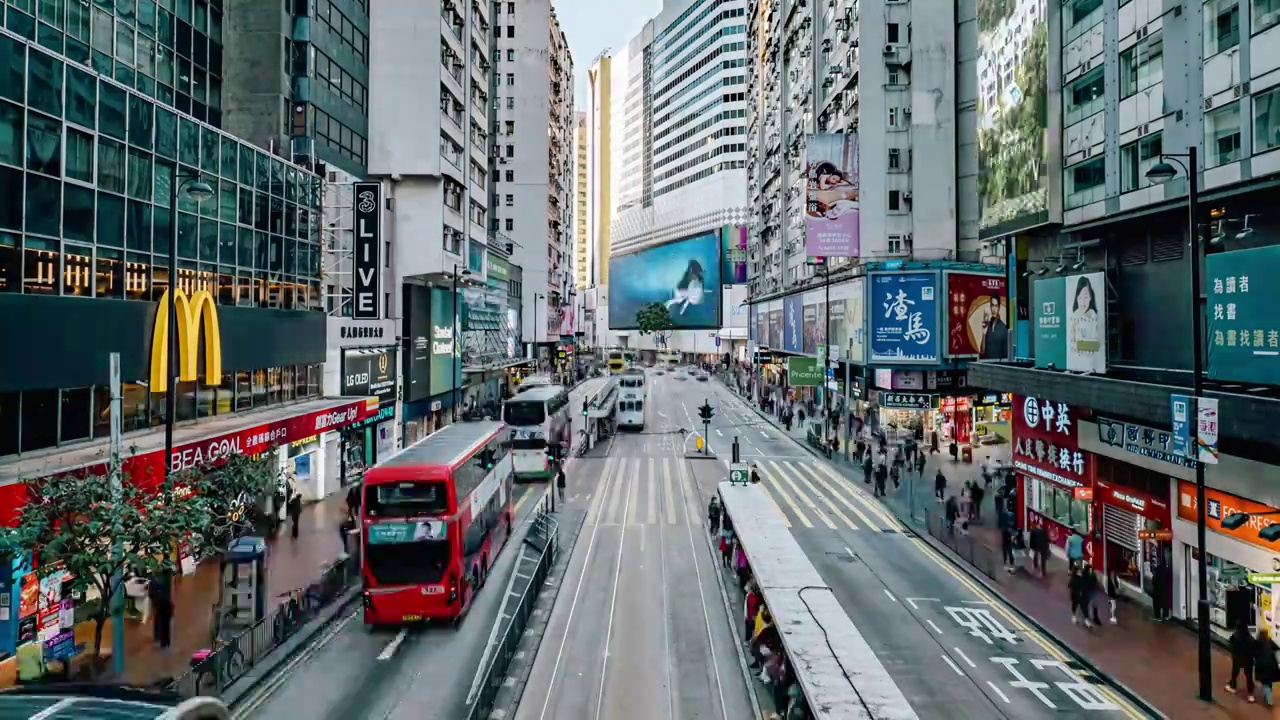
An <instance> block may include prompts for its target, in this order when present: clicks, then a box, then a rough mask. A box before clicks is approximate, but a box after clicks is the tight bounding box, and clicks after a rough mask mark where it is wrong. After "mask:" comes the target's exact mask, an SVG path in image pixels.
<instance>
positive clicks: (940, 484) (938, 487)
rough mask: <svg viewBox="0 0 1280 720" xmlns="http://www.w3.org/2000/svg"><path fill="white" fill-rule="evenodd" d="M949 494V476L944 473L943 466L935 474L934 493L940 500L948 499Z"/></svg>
mask: <svg viewBox="0 0 1280 720" xmlns="http://www.w3.org/2000/svg"><path fill="white" fill-rule="evenodd" d="M946 494H947V476H946V475H943V474H942V468H938V472H937V474H936V475H934V476H933V495H934V497H936V498H938V502H942V501H943V500H945V499H946Z"/></svg>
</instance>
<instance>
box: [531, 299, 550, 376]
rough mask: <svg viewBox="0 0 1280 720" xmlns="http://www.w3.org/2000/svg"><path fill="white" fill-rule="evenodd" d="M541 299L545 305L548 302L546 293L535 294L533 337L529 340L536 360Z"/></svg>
mask: <svg viewBox="0 0 1280 720" xmlns="http://www.w3.org/2000/svg"><path fill="white" fill-rule="evenodd" d="M539 299H541V300H542V301H543V302H544V303H545V302H546V301H547V295H546V293H534V294H533V337H531V338H529V343H530V344H531V345H532V346H533V347H532V350H533V356H534V359H535V360H536V359H537V357H538V351H537V349H538V300H539ZM536 364H537V363H535V365H536Z"/></svg>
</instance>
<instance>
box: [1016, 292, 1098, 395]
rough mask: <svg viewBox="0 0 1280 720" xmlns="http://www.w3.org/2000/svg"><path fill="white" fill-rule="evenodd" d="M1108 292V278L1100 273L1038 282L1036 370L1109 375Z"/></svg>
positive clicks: (1033, 311) (1034, 306)
mask: <svg viewBox="0 0 1280 720" xmlns="http://www.w3.org/2000/svg"><path fill="white" fill-rule="evenodd" d="M1106 291H1107V285H1106V277H1105V276H1104V275H1103V274H1102V273H1100V272H1097V273H1089V274H1087V275H1069V276H1067V277H1057V278H1048V279H1045V280H1037V281H1036V282H1035V289H1034V296H1035V301H1034V303H1033V307H1032V323H1033V325H1034V326H1035V332H1036V343H1035V363H1036V367H1038V368H1047V367H1049V366H1050V365H1052V366H1053V367H1054V368H1056V369H1058V370H1071V371H1073V372H1094V373H1104V372H1106V371H1107V295H1106Z"/></svg>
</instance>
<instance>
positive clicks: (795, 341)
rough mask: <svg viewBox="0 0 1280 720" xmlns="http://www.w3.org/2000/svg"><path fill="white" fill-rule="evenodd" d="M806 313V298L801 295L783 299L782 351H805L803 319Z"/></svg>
mask: <svg viewBox="0 0 1280 720" xmlns="http://www.w3.org/2000/svg"><path fill="white" fill-rule="evenodd" d="M803 313H804V298H802V297H801V296H799V295H788V296H787V297H784V298H782V315H783V317H782V329H783V335H782V350H783V351H784V352H789V353H799V352H802V351H803V350H804V340H803V339H802V338H801V335H800V331H801V327H802V326H801V318H802V316H803Z"/></svg>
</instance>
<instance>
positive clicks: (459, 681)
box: [236, 381, 595, 720]
mask: <svg viewBox="0 0 1280 720" xmlns="http://www.w3.org/2000/svg"><path fill="white" fill-rule="evenodd" d="M594 385H595V383H593V382H591V381H588V383H585V384H584V385H582V386H579V388H578V389H577V390H575V391H573V392H572V393H571V394H570V404H571V406H573V407H577V406H578V405H580V404H581V401H582V398H583V397H584V393H585V392H589V391H591V390H592V389H593V387H594ZM573 423H574V432H575V435H576V433H577V431H578V430H579V429H580V425H581V417H580V416H575V417H574V418H573ZM582 462H583V461H582V460H579V459H575V460H571V461H570V462H569V464H568V466H567V471H566V474H567V475H568V477H569V481H570V482H571V483H576V482H578V481H579V477H580V475H581V473H583V472H584V470H586V469H587V468H584V466H583V465H582V464H581V463H582ZM546 490H547V486H546V485H545V484H530V485H517V486H516V494H515V502H516V523H517V528H518V530H517V532H516V533H515V534H514V535H513V537H512V538H511V540H510V541H509V542H508V543H507V545H506V547H504V548H503V550H502V552H501V554H500V555H499V556H498V558H497V560H496V561H495V563H494V565H493V567H492V569H491V570H490V575H489V579H488V581H487V583H486V585H485V587H484V588H483V589H482V590H481V591H480V592H479V593H478V594H477V596H476V603H475V605H473V606H472V608H471V610H470V612H469V614H468V615H467V617H466V618H465V619H464V620H463V622H462V624H461V626H460V627H459V629H457V630H454V629H452V628H438V627H415V628H409V629H406V630H403V631H400V632H396V631H394V630H390V631H386V630H369V629H366V628H365V626H364V623H363V621H362V620H361V617H360V611H359V608H358V607H357V608H356V609H355V610H354V611H353V612H352V613H351V614H350V615H347V616H345V617H341V618H339V619H338V620H337V621H336V622H335V623H334V624H333V626H332V627H330V628H328V629H327V630H326V631H325V632H324V634H322V635H321V637H320V639H319V640H318V641H317V642H316V643H315V644H313V645H312V646H311V647H310V648H308V649H307V650H305V651H303V653H301V654H300V655H299V656H298V657H296V658H294V659H293V661H292V664H290V665H287V666H286V667H285V668H284V669H283V670H282V672H280V673H278V674H277V675H276V676H275V677H274V678H272V679H271V680H269V681H268V682H267V683H266V684H265V686H264V687H263V689H262V690H261V691H259V692H258V693H255V694H254V695H253V696H250V697H248V698H246V699H245V700H244V701H243V703H242V704H241V707H239V708H238V709H237V712H236V717H237V718H241V719H247V718H252V719H253V720H299V719H300V718H307V719H308V720H362V719H365V718H370V719H372V718H377V719H379V720H458V718H462V717H465V716H466V712H467V710H468V709H469V708H470V702H471V698H472V689H473V687H475V685H476V676H477V673H478V670H479V668H480V666H481V663H482V660H484V659H485V658H486V649H487V647H488V646H489V644H490V642H491V641H492V640H493V637H494V636H495V635H496V633H495V628H496V626H497V625H498V623H499V621H501V620H503V619H504V618H502V617H500V614H501V612H502V610H503V602H504V601H505V600H507V599H508V598H506V597H504V592H503V590H504V589H505V588H507V587H508V585H509V583H510V582H511V581H512V574H513V569H514V566H515V564H516V560H517V558H518V553H519V548H520V546H521V541H522V539H523V537H524V533H525V531H526V530H527V528H528V522H527V521H528V519H529V516H530V514H531V512H532V511H533V509H534V508H535V507H536V506H537V504H538V502H539V501H540V500H541V498H542V497H543V494H544V493H545V492H546Z"/></svg>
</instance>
